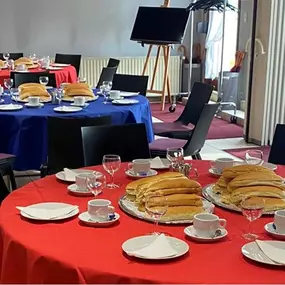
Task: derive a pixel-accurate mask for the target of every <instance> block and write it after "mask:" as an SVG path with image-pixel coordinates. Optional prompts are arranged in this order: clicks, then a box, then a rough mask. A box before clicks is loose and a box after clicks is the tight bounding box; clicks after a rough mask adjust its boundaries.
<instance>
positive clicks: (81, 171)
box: [55, 169, 94, 182]
mask: <svg viewBox="0 0 285 285" xmlns="http://www.w3.org/2000/svg"><path fill="white" fill-rule="evenodd" d="M71 170H72V171H73V172H74V173H76V174H90V173H93V172H94V171H93V170H87V169H71ZM55 177H56V178H57V179H58V180H61V181H64V182H75V179H72V180H68V179H66V178H65V175H64V171H60V172H58V173H56V174H55Z"/></svg>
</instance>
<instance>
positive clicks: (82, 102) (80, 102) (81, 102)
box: [74, 96, 85, 106]
mask: <svg viewBox="0 0 285 285" xmlns="http://www.w3.org/2000/svg"><path fill="white" fill-rule="evenodd" d="M74 105H76V106H84V105H85V97H84V96H76V97H74Z"/></svg>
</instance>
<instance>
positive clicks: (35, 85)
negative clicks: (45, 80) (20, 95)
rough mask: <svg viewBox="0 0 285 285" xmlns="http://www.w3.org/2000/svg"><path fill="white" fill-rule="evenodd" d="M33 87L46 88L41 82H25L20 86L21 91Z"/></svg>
mask: <svg viewBox="0 0 285 285" xmlns="http://www.w3.org/2000/svg"><path fill="white" fill-rule="evenodd" d="M32 87H36V88H40V89H42V90H43V91H45V90H46V88H45V87H44V86H43V85H42V84H40V83H23V84H21V85H20V86H19V91H21V90H23V89H25V88H32Z"/></svg>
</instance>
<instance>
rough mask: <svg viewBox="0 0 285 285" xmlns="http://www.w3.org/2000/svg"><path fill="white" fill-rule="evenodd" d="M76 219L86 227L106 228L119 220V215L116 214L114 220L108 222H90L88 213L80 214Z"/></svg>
mask: <svg viewBox="0 0 285 285" xmlns="http://www.w3.org/2000/svg"><path fill="white" fill-rule="evenodd" d="M78 218H79V220H80V221H81V222H82V223H84V224H86V225H90V226H95V227H108V226H111V225H112V224H114V223H115V222H117V221H118V220H119V219H120V215H119V214H118V213H115V218H114V219H113V220H109V221H100V220H98V221H94V220H91V218H90V215H89V214H88V212H84V213H81V214H80V215H79V216H78Z"/></svg>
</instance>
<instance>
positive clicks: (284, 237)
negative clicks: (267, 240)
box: [264, 223, 285, 240]
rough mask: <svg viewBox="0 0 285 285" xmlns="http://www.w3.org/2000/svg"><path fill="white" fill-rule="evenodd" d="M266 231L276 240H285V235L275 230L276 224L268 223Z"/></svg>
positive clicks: (265, 227)
mask: <svg viewBox="0 0 285 285" xmlns="http://www.w3.org/2000/svg"><path fill="white" fill-rule="evenodd" d="M264 229H265V231H266V232H267V233H269V234H270V235H272V236H273V237H275V238H276V239H280V240H285V234H280V233H278V232H277V231H276V229H275V228H274V223H268V224H266V225H265V226H264Z"/></svg>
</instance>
